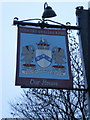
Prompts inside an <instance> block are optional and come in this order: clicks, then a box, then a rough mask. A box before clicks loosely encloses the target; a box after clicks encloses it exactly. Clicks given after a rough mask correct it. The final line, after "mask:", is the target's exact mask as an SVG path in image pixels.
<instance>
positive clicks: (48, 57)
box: [15, 26, 72, 88]
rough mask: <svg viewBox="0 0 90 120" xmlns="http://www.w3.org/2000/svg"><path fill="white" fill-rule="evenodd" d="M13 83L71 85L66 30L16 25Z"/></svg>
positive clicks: (48, 85)
mask: <svg viewBox="0 0 90 120" xmlns="http://www.w3.org/2000/svg"><path fill="white" fill-rule="evenodd" d="M15 84H16V85H18V86H22V87H33V88H34V87H36V88H72V77H71V68H70V56H69V48H68V39H67V33H66V30H60V29H58V30H57V29H40V28H32V27H31V28H30V27H20V26H19V27H18V42H17V69H16V82H15Z"/></svg>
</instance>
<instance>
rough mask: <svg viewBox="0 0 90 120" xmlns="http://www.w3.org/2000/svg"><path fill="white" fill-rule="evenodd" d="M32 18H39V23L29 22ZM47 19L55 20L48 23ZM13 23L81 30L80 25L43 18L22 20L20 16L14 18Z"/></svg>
mask: <svg viewBox="0 0 90 120" xmlns="http://www.w3.org/2000/svg"><path fill="white" fill-rule="evenodd" d="M31 20H39V21H38V23H34V22H27V21H31ZM45 21H49V22H53V23H54V24H48V23H47V22H45ZM13 25H21V26H36V27H40V28H42V29H43V28H65V29H67V30H70V29H74V30H80V27H79V26H71V25H63V24H61V23H59V22H55V21H52V20H45V19H43V20H41V19H28V20H22V21H19V20H18V18H16V17H15V18H14V20H13Z"/></svg>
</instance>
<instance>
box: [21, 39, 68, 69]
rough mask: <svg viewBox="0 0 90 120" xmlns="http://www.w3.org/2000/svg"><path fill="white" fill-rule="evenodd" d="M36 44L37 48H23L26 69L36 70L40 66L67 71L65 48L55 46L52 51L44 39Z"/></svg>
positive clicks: (23, 60) (29, 46)
mask: <svg viewBox="0 0 90 120" xmlns="http://www.w3.org/2000/svg"><path fill="white" fill-rule="evenodd" d="M36 44H37V48H35V47H34V45H27V46H24V47H22V53H21V56H22V60H21V61H22V62H23V64H22V66H23V67H24V68H27V69H35V68H36V66H39V67H40V68H42V69H43V68H48V67H49V66H51V67H52V68H54V69H57V70H65V64H66V61H65V59H66V56H65V51H64V49H63V48H60V47H58V46H55V47H53V48H51V49H50V44H48V42H47V40H46V39H44V38H41V40H40V41H39V43H36ZM52 63H53V64H52Z"/></svg>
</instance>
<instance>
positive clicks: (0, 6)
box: [0, 0, 88, 118]
mask: <svg viewBox="0 0 90 120" xmlns="http://www.w3.org/2000/svg"><path fill="white" fill-rule="evenodd" d="M4 1H5V0H3V2H0V20H1V23H0V26H1V28H2V29H0V33H1V36H0V40H1V45H0V53H1V59H0V63H1V66H2V67H1V69H0V70H1V71H0V74H1V75H0V95H1V98H2V99H0V100H1V101H0V108H2V110H1V109H0V118H8V117H12V116H11V115H10V106H9V104H8V103H9V102H10V101H13V100H15V99H16V98H18V97H19V96H20V93H21V92H22V89H21V88H20V87H16V86H15V74H16V48H17V27H16V26H13V19H14V17H18V18H19V20H23V19H29V18H41V16H42V13H43V10H44V8H43V7H44V3H45V2H46V1H44V0H42V1H41V0H40V1H39V2H36V1H35V0H33V1H30V2H29V1H28V2H26V1H27V0H26V1H23V2H21V1H20V2H11V1H10V2H9V1H6V2H4ZM16 1H17V0H16ZM53 1H54V2H51V1H50V0H47V2H48V5H50V6H52V8H53V9H54V11H55V12H56V14H57V16H56V17H55V18H51V20H54V21H58V22H60V23H62V24H66V22H71V24H72V25H76V15H75V11H76V9H75V8H76V7H77V6H84V9H88V1H87V0H85V1H83V0H75V1H76V2H73V0H72V2H71V1H68V0H67V1H66V0H65V1H64V0H63V2H60V1H62V0H59V1H55V0H53ZM1 112H2V113H1Z"/></svg>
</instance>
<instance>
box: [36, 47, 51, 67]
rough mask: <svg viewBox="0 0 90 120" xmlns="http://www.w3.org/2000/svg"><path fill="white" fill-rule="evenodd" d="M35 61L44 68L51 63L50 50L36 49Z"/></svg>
mask: <svg viewBox="0 0 90 120" xmlns="http://www.w3.org/2000/svg"><path fill="white" fill-rule="evenodd" d="M36 62H37V64H38V65H39V66H40V67H43V68H46V67H48V66H49V65H50V64H51V63H52V54H51V50H45V49H42V50H41V49H37V50H36Z"/></svg>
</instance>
